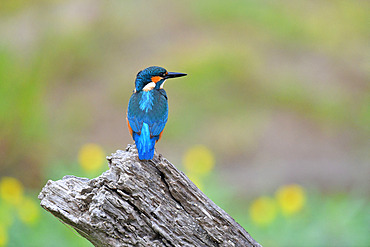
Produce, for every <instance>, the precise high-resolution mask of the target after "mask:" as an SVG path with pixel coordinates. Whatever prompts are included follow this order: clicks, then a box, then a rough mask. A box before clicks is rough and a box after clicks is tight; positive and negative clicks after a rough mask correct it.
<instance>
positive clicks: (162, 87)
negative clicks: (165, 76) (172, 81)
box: [160, 80, 166, 89]
mask: <svg viewBox="0 0 370 247" xmlns="http://www.w3.org/2000/svg"><path fill="white" fill-rule="evenodd" d="M165 82H166V80H164V81H163V83H162V85H161V87H160V88H161V89H163V86H164V83H165Z"/></svg>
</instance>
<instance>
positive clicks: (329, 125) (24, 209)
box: [0, 0, 370, 246]
mask: <svg viewBox="0 0 370 247" xmlns="http://www.w3.org/2000/svg"><path fill="white" fill-rule="evenodd" d="M369 7H370V6H369V3H368V2H366V1H361V0H358V1H344V0H332V1H309V2H308V1H281V2H277V1H271V0H263V1H256V0H235V1H228V2H226V1H221V0H216V1H195V0H193V1H186V2H170V1H160V2H156V3H154V2H153V3H152V2H150V3H149V2H146V1H111V2H109V3H107V4H102V3H101V2H99V1H95V0H93V1H86V0H78V1H44V0H37V1H24V0H16V1H10V0H5V1H2V3H1V4H0V34H1V36H2V39H1V40H0V157H2V159H1V161H0V162H1V164H0V165H1V166H0V179H1V181H0V193H1V201H0V208H1V210H0V246H50V245H48V243H51V242H52V243H54V244H55V245H54V246H90V244H89V243H86V241H85V240H82V239H81V238H79V237H76V235H75V234H73V232H72V231H71V230H69V229H68V228H65V227H64V226H63V225H62V224H60V223H59V222H58V221H57V220H56V219H54V218H53V217H51V215H50V214H48V213H47V212H44V211H42V210H41V209H40V208H38V207H37V201H36V194H37V193H36V192H35V191H33V190H32V188H37V189H36V190H40V188H41V186H42V185H43V184H44V183H45V182H46V181H47V179H54V180H55V179H60V178H61V177H62V176H64V175H66V174H74V175H76V176H87V177H94V176H97V175H99V174H100V173H101V172H103V171H104V170H106V169H107V166H106V165H104V162H103V161H104V155H105V153H104V151H103V150H115V149H117V147H118V148H120V149H123V148H125V146H126V143H129V142H132V140H131V138H130V136H129V135H128V134H127V131H126V130H124V128H126V127H125V126H124V124H125V121H124V111H125V110H124V108H125V107H126V104H127V101H128V99H129V97H130V94H131V91H132V89H133V82H134V76H135V74H136V73H137V71H138V70H140V69H143V68H144V67H146V66H149V65H161V66H164V67H166V68H167V69H169V70H175V71H179V72H186V73H188V75H189V76H188V77H187V78H185V79H184V78H183V79H179V82H178V83H176V82H169V83H167V84H166V90H167V92H168V95H169V101H170V107H171V109H170V117H169V121H168V124H167V126H166V130H165V134H164V136H163V139H162V141H161V142H160V143H158V145H157V146H158V148H159V149H160V150H161V151H162V150H166V151H168V152H166V157H167V156H169V157H168V158H171V160H172V159H173V160H174V161H178V164H180V163H181V161H180V160H181V159H180V158H179V157H183V159H182V164H183V168H184V171H185V172H186V174H187V175H188V176H189V177H190V178H191V179H192V180H193V181H194V183H195V184H196V185H197V186H199V187H200V188H202V189H203V190H204V191H205V192H206V194H207V195H210V196H211V198H212V199H214V200H215V202H216V203H217V204H219V205H220V206H221V207H222V208H223V209H225V210H226V211H227V212H229V213H230V214H231V215H232V216H233V217H235V218H236V219H237V221H238V222H240V223H241V224H242V226H244V227H245V228H246V229H247V230H248V231H249V232H250V233H251V235H252V236H253V237H254V238H256V239H257V240H258V241H259V242H261V243H262V244H263V245H265V246H297V245H299V246H361V245H369V243H370V240H369V238H368V237H367V236H368V234H367V232H366V229H368V222H370V219H369V215H370V213H369V207H368V200H366V199H365V198H361V196H358V194H355V193H354V195H352V194H351V191H352V190H351V189H352V188H351V189H348V191H347V193H346V192H344V191H343V192H342V193H339V194H337V193H332V192H331V191H330V190H328V191H325V192H324V188H326V187H328V186H329V185H328V184H325V186H322V187H319V188H317V187H316V185H317V186H320V185H319V184H316V180H313V181H311V183H312V184H314V185H315V186H312V188H310V187H300V186H298V187H297V186H296V185H289V184H291V183H292V181H285V183H280V184H287V185H286V186H282V187H280V188H279V189H278V190H277V192H276V195H275V197H273V196H271V195H270V196H269V195H268V193H267V192H265V191H264V190H263V189H261V188H257V187H252V188H248V189H246V191H247V192H248V193H249V194H248V193H247V195H245V194H243V195H239V194H237V192H236V191H234V188H233V189H232V188H228V187H227V186H223V187H220V185H219V181H221V179H218V173H217V172H218V169H219V168H221V167H230V168H228V169H233V167H232V165H233V164H235V163H236V164H242V165H246V166H247V165H249V167H250V168H253V165H252V163H253V162H252V161H253V157H254V156H255V154H256V152H257V151H258V150H262V151H261V152H262V153H263V152H266V150H265V149H263V148H262V149H261V147H260V146H259V145H260V143H261V142H262V141H261V137H264V136H265V135H271V132H266V126H269V125H271V124H273V123H274V122H275V121H276V118H277V117H276V116H278V117H280V116H282V117H286V114H290V115H292V116H294V117H295V118H296V119H299V120H300V121H301V122H299V123H312V124H313V126H315V127H316V128H317V129H319V130H322V131H321V132H320V131H318V132H314V133H311V132H309V133H306V136H304V137H306V138H302V137H300V138H302V140H300V142H302V143H305V141H306V140H305V139H309V137H311V135H315V134H316V135H317V134H318V135H322V136H324V139H325V138H327V136H329V137H330V136H334V137H336V138H339V139H338V140H339V141H338V140H337V139H334V141H333V142H331V143H342V142H343V140H345V141H347V140H350V141H348V142H343V144H342V145H343V147H342V149H341V150H338V152H339V153H350V154H354V156H355V157H352V156H350V155H349V156H348V157H349V158H348V161H346V162H348V163H349V166H350V168H349V169H350V170H351V171H352V170H356V169H357V167H358V166H359V164H360V162H358V161H359V160H362V159H363V157H365V159H366V157H368V154H367V153H368V152H367V147H368V146H369V145H368V136H369V134H370V96H369V84H368V81H369V74H368V73H369V69H368V62H367V60H368V58H367V57H366V54H367V53H368V52H369V49H368V41H369V40H368V9H369ZM164 10H165V13H164ZM162 13H163V14H162ZM290 115H289V116H290ZM123 126H124V127H123ZM278 127H279V126H278ZM289 128H290V127H289ZM119 131H120V132H119ZM278 132H281V130H280V129H274V130H273V133H278ZM266 133H267V134H266ZM293 133H294V132H293ZM343 136H344V138H342V137H343ZM272 138H274V137H272ZM280 138H281V136H280ZM281 139H282V140H279V141H281V143H284V141H285V140H283V138H281ZM268 141H269V139H268ZM268 141H267V142H268ZM91 143H93V144H91ZM95 143H99V144H95ZM195 143H202V145H195ZM329 143H330V142H329ZM312 145H314V146H315V145H318V144H317V143H316V142H313V144H312V143H311V144H310V143H308V144H307V146H304V145H303V148H304V149H306V148H307V147H311V148H312ZM321 145H325V146H326V145H327V143H326V142H324V144H322V143H321ZM189 147H190V148H189ZM335 148H337V147H335ZM76 150H79V151H76ZM184 150H185V151H184ZM309 150H310V149H309ZM269 151H275V152H280V150H278V151H276V150H267V152H269ZM288 151H289V153H291V152H292V151H291V150H288ZM271 153H273V152H271ZM316 155H317V154H315V153H310V156H312V157H315V156H316ZM291 156H292V157H293V156H294V154H291ZM246 157H247V158H249V159H248V160H247V162H246V161H245V160H246ZM346 157H347V156H346ZM288 158H289V157H286V159H285V162H287V163H289V162H288ZM300 158H301V157H300ZM331 158H333V156H327V159H328V160H330V159H331ZM302 159H307V160H308V158H307V157H306V156H303V157H302ZM302 161H304V160H302ZM367 161H368V160H367ZM249 162H250V163H251V164H247V163H249ZM283 162H284V161H283ZM174 163H176V162H174ZM270 163H271V164H270V168H266V169H265V170H264V174H263V179H264V180H269V177H268V174H269V172H270V173H271V172H274V170H273V169H272V168H271V167H275V165H276V164H275V159H272V160H271V162H270ZM290 163H294V164H295V165H296V163H295V162H290ZM306 163H307V162H306ZM357 163H358V164H357ZM46 164H47V165H46ZM302 164H305V163H303V162H302ZM299 165H301V164H299ZM330 169H331V170H332V171H335V170H337V167H336V164H335V162H334V161H332V162H331V164H330ZM360 169H361V168H358V170H360ZM367 171H368V170H367ZM286 173H288V174H290V171H288V170H287V171H286ZM344 173H345V174H347V171H344ZM360 173H361V174H358V173H357V174H356V173H354V174H355V175H353V176H352V177H351V176H349V177H350V178H349V179H352V180H351V183H350V184H354V185H353V186H354V188H353V190H356V189H358V190H359V191H360V193H359V194H361V192H362V193H363V191H368V188H367V187H368V185H369V184H368V182H367V183H365V184H361V183H362V182H361V181H362V180H361V181H360V182H359V181H358V180H359V179H358V177H359V176H360V175H362V174H366V171H361V172H360ZM317 176H318V177H320V174H318V175H317ZM256 179H257V180H260V179H262V178H261V177H259V178H256ZM225 181H226V180H222V182H220V183H225ZM336 181H337V183H336V184H334V185H332V187H331V188H333V187H338V188H335V189H336V190H337V191H338V190H339V191H340V190H344V189H343V188H344V187H345V186H346V185H342V181H343V178H342V177H339V176H338V178H336ZM293 182H294V181H293ZM325 183H330V182H327V180H326V179H325ZM357 183H359V184H360V187H356V185H357ZM257 184H258V183H257ZM272 186H276V185H274V184H273V185H272ZM313 188H317V189H319V191H316V190H315V189H313ZM335 189H334V190H335ZM271 193H273V192H271V191H270V194H271ZM258 194H260V195H258ZM363 194H366V193H363ZM252 195H254V196H255V197H256V198H252ZM363 197H366V196H363ZM266 212H267V213H266ZM261 215H263V217H265V218H263V217H261ZM292 232H294V233H295V234H294V235H292V234H291V233H292ZM277 233H278V234H277Z"/></svg>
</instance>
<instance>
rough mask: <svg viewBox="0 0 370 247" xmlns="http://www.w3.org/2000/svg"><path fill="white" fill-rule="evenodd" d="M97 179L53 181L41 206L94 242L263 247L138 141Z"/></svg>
mask: <svg viewBox="0 0 370 247" xmlns="http://www.w3.org/2000/svg"><path fill="white" fill-rule="evenodd" d="M107 159H108V162H109V168H110V169H109V170H108V171H106V172H104V173H103V174H102V175H101V176H99V177H97V178H94V179H87V178H78V177H75V176H65V177H64V178H63V179H62V180H58V181H51V180H49V181H48V182H47V184H46V185H45V187H44V188H43V189H42V191H41V192H40V194H39V199H40V200H41V206H42V207H43V208H45V209H46V210H47V211H49V212H50V213H52V214H53V215H54V216H56V217H57V218H59V219H60V220H61V221H62V222H64V223H65V224H67V225H70V226H72V227H73V228H74V229H76V231H77V232H78V233H79V234H80V235H82V236H83V237H85V238H86V239H88V240H89V241H90V242H91V243H93V244H94V245H95V246H261V245H259V244H258V243H257V242H256V241H255V240H254V239H253V238H252V237H251V236H250V235H249V234H248V233H247V232H246V231H245V230H244V228H242V227H241V226H240V225H239V224H238V223H236V222H235V220H234V219H233V218H231V217H230V216H229V215H228V214H227V213H226V212H225V211H223V210H222V209H221V208H220V207H218V206H217V205H216V204H214V203H213V202H212V201H211V200H210V199H209V198H208V197H207V196H206V195H204V193H203V192H202V191H200V190H199V189H198V188H197V187H196V186H195V185H194V184H193V183H192V182H191V181H190V180H189V178H187V177H186V176H185V175H184V173H182V172H180V171H179V170H177V169H176V168H175V166H174V165H172V164H171V163H170V162H169V161H167V160H166V159H164V158H163V157H161V156H160V155H157V154H156V155H155V156H154V158H153V160H151V161H139V160H138V158H137V151H136V148H135V146H134V145H129V146H128V147H127V149H126V151H120V150H118V151H117V152H116V153H114V154H112V155H111V156H108V157H107Z"/></svg>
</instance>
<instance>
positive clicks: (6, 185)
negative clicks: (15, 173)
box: [0, 177, 23, 205]
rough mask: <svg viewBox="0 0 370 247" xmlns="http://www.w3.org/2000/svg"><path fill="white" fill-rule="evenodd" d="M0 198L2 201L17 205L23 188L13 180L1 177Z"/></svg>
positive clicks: (20, 199)
mask: <svg viewBox="0 0 370 247" xmlns="http://www.w3.org/2000/svg"><path fill="white" fill-rule="evenodd" d="M0 196H1V197H2V198H3V200H4V201H6V202H8V203H11V204H14V205H17V204H19V203H20V202H21V201H22V198H23V186H22V184H21V183H20V182H19V181H18V180H17V179H15V178H12V177H3V178H2V179H1V181H0Z"/></svg>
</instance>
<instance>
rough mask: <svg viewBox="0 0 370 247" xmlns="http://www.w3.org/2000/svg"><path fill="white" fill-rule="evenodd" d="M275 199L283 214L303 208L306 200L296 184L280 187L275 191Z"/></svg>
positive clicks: (302, 191)
mask: <svg viewBox="0 0 370 247" xmlns="http://www.w3.org/2000/svg"><path fill="white" fill-rule="evenodd" d="M276 199H277V201H278V203H279V205H280V208H281V210H282V212H283V214H285V215H291V214H294V213H297V212H298V211H300V210H301V209H302V208H303V206H304V204H305V202H306V196H305V192H304V190H303V188H302V187H301V186H299V185H297V184H292V185H287V186H282V187H280V189H279V190H278V191H277V192H276Z"/></svg>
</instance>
